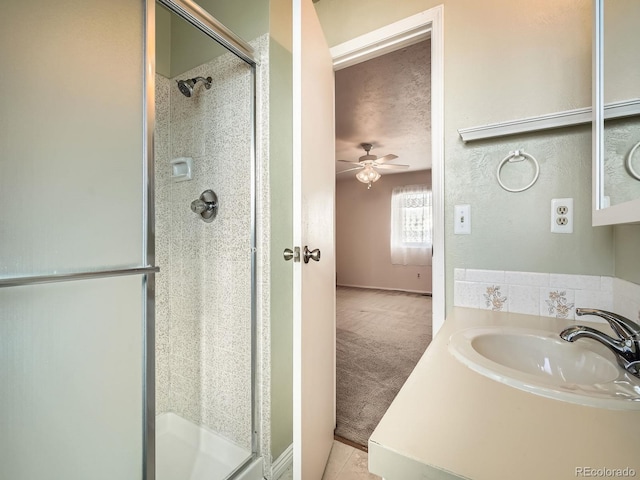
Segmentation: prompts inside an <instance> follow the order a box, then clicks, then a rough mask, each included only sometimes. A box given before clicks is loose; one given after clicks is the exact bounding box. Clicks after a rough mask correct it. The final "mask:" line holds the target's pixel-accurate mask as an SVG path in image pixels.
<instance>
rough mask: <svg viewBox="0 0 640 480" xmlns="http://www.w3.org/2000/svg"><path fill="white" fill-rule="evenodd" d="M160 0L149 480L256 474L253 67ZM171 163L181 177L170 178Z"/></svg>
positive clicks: (218, 478) (200, 479)
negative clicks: (182, 171)
mask: <svg viewBox="0 0 640 480" xmlns="http://www.w3.org/2000/svg"><path fill="white" fill-rule="evenodd" d="M161 3H162V5H163V6H161V5H157V8H156V30H157V35H159V36H161V37H162V38H169V39H170V41H169V42H168V43H165V44H161V45H160V46H158V47H157V48H156V65H157V67H156V76H155V131H154V152H155V153H154V157H155V158H154V163H155V192H156V198H155V207H156V208H155V210H156V215H155V219H156V225H155V226H156V230H155V239H156V242H155V245H156V264H157V265H158V266H159V267H160V273H159V274H158V275H157V280H156V349H155V353H156V362H155V364H156V389H155V390H156V414H157V416H156V461H155V465H156V479H157V480H223V479H231V478H236V476H237V475H239V474H243V475H246V474H247V469H249V471H252V469H253V470H255V471H256V475H257V476H256V477H255V478H262V469H261V467H260V466H259V458H258V455H257V453H258V449H259V444H258V438H259V427H258V423H257V420H256V391H257V390H256V388H255V385H254V382H255V379H256V357H255V351H256V335H255V333H256V326H255V325H256V323H255V322H256V313H255V305H256V301H255V296H256V290H255V251H256V250H255V220H254V218H255V206H254V205H255V174H254V171H255V133H254V129H255V120H254V119H255V114H254V109H255V105H254V90H255V68H254V64H252V63H251V62H248V61H247V60H246V59H241V58H239V57H238V56H237V55H236V54H235V53H234V51H233V50H232V49H231V50H228V49H226V48H223V47H222V46H221V45H219V44H218V43H216V42H215V41H214V40H213V39H212V37H211V35H209V34H205V33H204V31H203V29H202V26H201V25H200V27H199V28H196V27H194V26H193V25H191V24H190V23H189V22H187V21H186V20H185V19H184V18H183V17H181V12H182V11H181V10H180V8H174V7H175V5H174V4H173V2H171V1H168V0H167V1H165V0H162V1H161ZM185 3H186V2H185ZM181 5H182V8H184V7H185V5H184V4H181ZM165 7H168V8H165ZM167 25H169V26H170V28H169V27H167ZM209 33H210V34H215V32H209ZM163 46H164V48H163ZM247 48H251V47H248V46H247ZM176 52H192V53H193V52H197V54H189V55H187V54H186V53H184V54H183V55H178V54H176ZM176 86H177V87H178V88H176ZM202 87H204V88H202ZM185 97H187V98H185ZM194 100H195V101H194ZM178 164H180V165H183V166H184V165H188V169H189V175H176V171H175V170H173V169H172V166H173V167H175V166H176V165H178ZM178 173H179V172H178ZM214 192H215V193H214ZM194 199H196V200H194ZM194 213H196V215H194ZM203 220H204V221H203ZM256 464H257V465H258V467H256ZM242 478H243V479H245V478H254V477H252V476H249V477H244V476H243V477H242Z"/></svg>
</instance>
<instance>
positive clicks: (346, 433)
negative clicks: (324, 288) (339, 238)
mask: <svg viewBox="0 0 640 480" xmlns="http://www.w3.org/2000/svg"><path fill="white" fill-rule="evenodd" d="M336 311H337V312H336V326H337V331H336V403H337V404H336V410H337V412H336V414H337V428H336V430H335V434H336V435H337V436H339V437H343V438H345V439H347V440H350V441H352V442H354V443H356V444H359V445H363V446H366V445H367V441H368V440H369V437H370V436H371V434H372V433H373V430H374V429H375V427H376V425H378V422H379V421H380V419H381V418H382V416H383V415H384V413H385V412H386V411H387V408H389V405H391V402H392V401H393V399H394V398H395V396H396V394H397V393H398V391H399V390H400V387H402V385H403V384H404V382H405V380H406V379H407V377H408V376H409V374H410V373H411V371H412V370H413V367H415V365H416V363H417V362H418V360H419V359H420V357H421V356H422V354H423V353H424V351H425V349H426V348H427V346H428V345H429V343H430V342H431V297H428V296H425V295H420V294H416V293H405V292H394V291H386V290H370V289H361V288H351V287H338V288H337V302H336Z"/></svg>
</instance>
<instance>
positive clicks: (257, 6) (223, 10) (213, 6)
mask: <svg viewBox="0 0 640 480" xmlns="http://www.w3.org/2000/svg"><path fill="white" fill-rule="evenodd" d="M197 3H198V4H199V5H200V6H201V7H202V8H204V9H205V10H206V11H207V12H209V13H210V14H211V15H213V17H215V18H216V19H217V20H219V21H220V22H221V23H222V24H223V25H225V26H226V27H227V28H229V29H230V30H231V31H232V32H233V33H235V34H236V35H238V36H239V37H240V38H242V39H243V40H245V41H247V42H249V41H251V40H254V39H256V38H258V37H260V36H261V35H264V34H265V33H267V32H268V31H269V2H267V1H266V0H242V1H237V0H200V1H199V2H197ZM156 6H157V8H156V38H157V40H156V52H157V55H156V71H157V72H158V73H160V74H161V75H163V76H165V77H167V78H173V77H176V76H178V75H180V74H181V73H182V72H186V71H187V70H191V69H192V68H194V67H196V66H198V65H202V64H203V63H207V62H209V61H210V60H211V59H213V58H215V57H217V56H220V55H222V54H223V53H225V52H226V51H227V50H226V49H225V48H224V47H222V46H220V45H218V44H216V43H215V42H212V41H211V39H210V38H209V37H208V36H207V35H205V34H204V33H202V32H201V31H199V30H197V29H195V28H193V27H191V26H190V24H189V23H187V22H186V21H184V20H182V19H181V18H179V17H178V16H177V15H172V14H171V13H170V12H169V11H168V10H167V9H165V8H164V7H162V6H160V5H157V4H156Z"/></svg>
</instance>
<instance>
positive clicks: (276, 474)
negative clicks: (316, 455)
mask: <svg viewBox="0 0 640 480" xmlns="http://www.w3.org/2000/svg"><path fill="white" fill-rule="evenodd" d="M291 465H293V443H292V444H291V445H289V446H288V447H287V449H286V450H285V451H284V452H282V454H281V455H280V456H279V457H278V458H277V459H276V461H275V462H273V464H272V465H271V479H272V480H278V479H279V478H280V477H281V476H282V474H283V473H284V472H286V471H287V468H289V467H290V466H291Z"/></svg>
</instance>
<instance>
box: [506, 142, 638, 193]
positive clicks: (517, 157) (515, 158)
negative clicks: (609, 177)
mask: <svg viewBox="0 0 640 480" xmlns="http://www.w3.org/2000/svg"><path fill="white" fill-rule="evenodd" d="M636 146H637V145H636ZM525 158H527V159H529V160H531V161H532V162H533V164H534V165H535V166H536V173H535V175H534V176H533V180H531V183H529V184H528V185H526V186H524V187H522V188H509V187H507V186H506V185H505V184H504V183H502V179H501V178H500V170H502V167H503V166H504V164H505V163H507V162H509V163H514V162H522V161H523V160H524V159H525ZM539 175H540V165H539V164H538V161H537V160H536V159H535V158H533V156H531V155H529V154H528V153H525V152H524V151H523V150H516V151H514V152H509V155H507V156H506V157H504V158H503V159H502V161H501V162H500V165H498V171H497V172H496V178H497V179H498V183H499V184H500V186H501V187H502V188H504V189H505V190H506V191H507V192H513V193H517V192H524V191H525V190H527V189H528V188H531V186H532V185H533V184H534V183H536V181H537V180H538V176H539Z"/></svg>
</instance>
